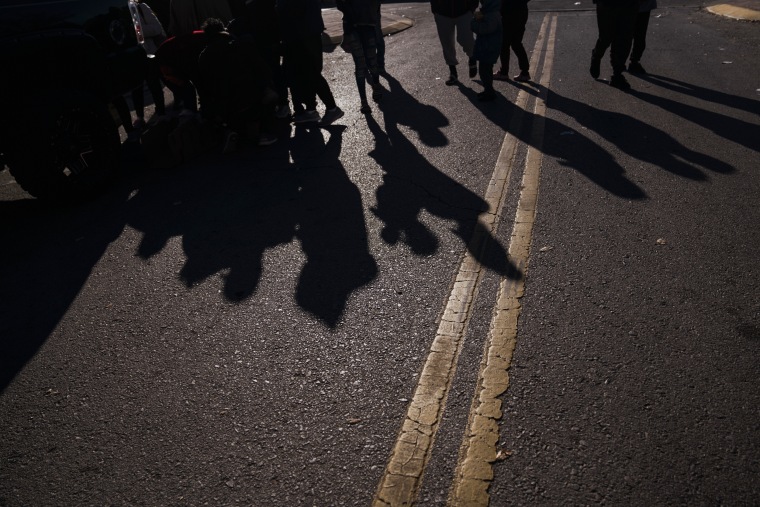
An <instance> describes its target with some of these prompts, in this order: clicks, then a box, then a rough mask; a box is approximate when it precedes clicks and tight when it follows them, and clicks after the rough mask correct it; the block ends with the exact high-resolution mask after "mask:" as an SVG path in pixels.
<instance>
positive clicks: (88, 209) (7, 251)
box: [0, 188, 129, 392]
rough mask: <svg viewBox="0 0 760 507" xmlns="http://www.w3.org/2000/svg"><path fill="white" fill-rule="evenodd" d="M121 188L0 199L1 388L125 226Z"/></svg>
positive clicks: (53, 325) (41, 340)
mask: <svg viewBox="0 0 760 507" xmlns="http://www.w3.org/2000/svg"><path fill="white" fill-rule="evenodd" d="M128 195H129V192H128V190H127V189H126V188H122V189H119V190H117V191H116V192H113V193H111V194H109V195H108V196H106V197H104V198H102V199H99V200H97V201H95V202H90V203H85V204H83V205H81V206H78V207H75V208H52V207H46V206H44V205H43V204H41V203H40V202H38V201H36V200H33V199H28V200H19V201H10V202H0V216H2V217H3V218H2V220H0V244H1V245H2V247H1V248H0V301H2V305H0V392H1V391H3V390H5V388H6V387H7V386H8V384H10V382H11V381H12V380H13V378H14V377H15V376H16V375H17V374H18V372H19V371H21V369H22V368H23V367H24V365H25V364H26V363H27V361H29V360H30V359H31V358H32V357H33V356H34V355H35V354H36V353H37V350H38V349H39V348H40V347H41V346H42V345H43V344H44V343H45V341H46V340H47V338H48V336H50V334H51V333H52V332H53V330H54V329H55V328H56V326H57V325H58V324H59V322H60V320H61V318H63V316H64V315H65V314H66V311H67V310H68V309H69V306H70V305H71V303H72V302H73V301H74V299H75V298H76V297H77V295H78V294H79V292H80V291H81V289H82V287H83V286H84V285H85V284H86V283H87V280H88V279H89V277H90V275H91V274H92V270H93V268H94V266H95V265H96V264H97V263H98V261H99V260H100V258H101V257H102V256H103V254H104V252H105V251H106V249H107V248H108V246H109V245H110V244H111V243H112V242H113V241H115V240H116V239H118V238H119V236H120V235H121V233H122V231H123V230H124V224H125V217H124V214H123V211H124V210H123V206H124V201H125V200H126V198H127V196H128Z"/></svg>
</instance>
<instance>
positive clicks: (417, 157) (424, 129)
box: [366, 77, 521, 278]
mask: <svg viewBox="0 0 760 507" xmlns="http://www.w3.org/2000/svg"><path fill="white" fill-rule="evenodd" d="M388 83H389V94H388V95H389V96H388V99H387V100H384V101H383V102H382V103H381V104H380V108H381V110H382V112H383V118H384V127H385V130H383V129H382V128H381V127H380V125H379V124H378V123H377V122H376V121H375V119H374V118H373V117H372V116H367V117H366V119H367V125H368V127H369V129H370V131H371V132H372V135H373V136H374V140H375V147H374V149H373V150H372V151H371V152H370V153H369V155H370V156H371V157H372V158H374V159H375V160H376V161H377V163H378V164H379V165H380V167H381V168H382V169H383V171H385V174H384V176H383V184H382V185H381V186H380V187H378V189H377V192H376V197H377V206H376V207H374V208H372V211H373V213H374V214H375V216H377V217H378V218H379V219H380V220H382V221H383V223H384V227H383V230H382V232H381V237H382V239H383V240H384V241H385V242H386V243H388V244H391V245H393V244H396V243H398V242H399V241H403V242H404V243H405V244H406V245H407V246H408V247H409V248H410V249H411V251H412V252H413V253H414V254H416V255H431V254H433V253H435V252H436V251H437V249H438V247H439V240H438V238H437V237H436V235H435V234H434V233H433V232H432V231H430V230H429V229H428V228H427V227H426V226H425V224H423V223H422V221H421V219H420V213H421V212H422V211H423V210H426V211H427V212H429V213H431V214H432V215H435V216H437V217H439V218H443V219H445V220H452V221H454V222H455V223H456V228H455V229H454V231H453V232H454V233H455V234H456V235H457V236H459V237H460V238H461V239H462V241H463V242H464V244H465V245H466V246H467V248H468V249H469V250H470V253H471V254H472V255H473V256H474V257H475V258H476V259H477V260H478V261H479V262H480V263H481V264H483V265H484V266H486V267H487V268H489V269H491V270H493V271H495V272H497V273H499V274H500V275H502V276H509V277H511V278H518V277H519V276H521V275H520V273H519V271H518V269H517V268H516V267H515V266H514V265H513V264H512V263H511V262H510V260H509V258H508V256H507V253H506V250H505V249H504V247H503V246H502V245H501V244H499V242H498V241H497V240H496V239H495V238H494V237H493V235H492V234H491V232H490V231H488V230H487V229H486V228H485V227H484V226H483V225H482V224H481V223H480V222H479V220H478V216H479V215H480V214H482V213H485V212H486V211H487V210H488V205H487V203H486V202H485V201H484V200H483V199H482V198H481V197H480V196H478V195H477V194H475V193H474V192H472V191H470V190H468V189H467V188H465V187H464V186H463V185H462V184H461V183H459V182H457V181H456V180H454V179H452V178H451V177H449V176H447V175H446V174H444V173H443V172H442V171H440V170H439V169H438V168H436V167H435V166H433V165H432V164H431V163H430V162H428V160H427V159H426V158H425V157H424V156H423V155H422V154H421V153H420V152H419V150H418V149H417V148H416V146H415V145H414V143H413V142H412V141H411V140H410V139H408V138H407V136H406V135H404V133H403V132H402V131H401V129H400V128H399V126H400V125H403V126H408V127H410V128H411V129H413V130H414V131H416V132H417V134H418V136H419V139H420V141H422V143H423V144H425V145H427V146H432V147H440V146H445V145H447V144H448V140H447V139H446V136H445V135H444V133H443V131H441V127H443V126H445V125H447V124H448V120H447V119H446V117H445V116H444V115H443V114H442V113H441V112H440V111H438V109H436V108H435V107H433V106H430V105H427V104H422V103H420V102H419V101H418V100H417V99H416V98H414V97H413V96H412V95H410V94H409V93H407V92H406V90H404V88H403V87H402V86H401V85H400V83H399V82H398V81H397V80H395V79H394V78H392V77H391V78H389V79H388ZM475 231H477V234H474V233H475ZM472 237H476V238H482V241H481V242H478V241H471V238H472Z"/></svg>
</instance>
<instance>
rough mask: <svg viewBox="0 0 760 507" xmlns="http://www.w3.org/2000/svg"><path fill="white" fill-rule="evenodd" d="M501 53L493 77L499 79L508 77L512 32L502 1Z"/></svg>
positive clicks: (508, 15) (508, 12)
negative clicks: (497, 67) (497, 69)
mask: <svg viewBox="0 0 760 507" xmlns="http://www.w3.org/2000/svg"><path fill="white" fill-rule="evenodd" d="M501 23H502V32H501V53H500V54H499V62H500V66H499V72H497V73H496V74H494V78H496V79H499V80H507V79H509V57H510V54H509V53H510V49H509V46H510V35H511V32H512V26H511V20H510V11H509V10H507V9H506V8H505V4H504V2H502V4H501Z"/></svg>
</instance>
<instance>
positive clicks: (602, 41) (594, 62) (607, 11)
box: [590, 3, 615, 79]
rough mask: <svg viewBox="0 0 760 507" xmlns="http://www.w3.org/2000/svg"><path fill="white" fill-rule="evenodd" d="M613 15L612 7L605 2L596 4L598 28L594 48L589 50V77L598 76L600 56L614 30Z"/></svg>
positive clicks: (604, 50)
mask: <svg viewBox="0 0 760 507" xmlns="http://www.w3.org/2000/svg"><path fill="white" fill-rule="evenodd" d="M614 19H615V18H614V16H613V12H612V8H610V7H609V6H608V5H606V4H601V3H597V4H596V26H597V30H598V33H599V35H598V38H597V39H596V44H595V45H594V49H592V50H591V68H590V73H591V77H593V78H594V79H597V78H598V77H599V73H600V69H599V66H600V65H601V62H602V57H603V56H604V53H605V52H606V51H607V48H608V47H609V46H610V43H611V41H612V36H613V30H614Z"/></svg>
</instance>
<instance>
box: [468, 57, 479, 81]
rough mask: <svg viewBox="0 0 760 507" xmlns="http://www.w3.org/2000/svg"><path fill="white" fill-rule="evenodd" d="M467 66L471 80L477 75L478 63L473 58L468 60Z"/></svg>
mask: <svg viewBox="0 0 760 507" xmlns="http://www.w3.org/2000/svg"><path fill="white" fill-rule="evenodd" d="M467 65H468V67H469V70H470V79H472V78H474V77H475V76H477V75H478V61H477V60H476V59H475V58H470V61H469V62H468V63H467Z"/></svg>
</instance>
